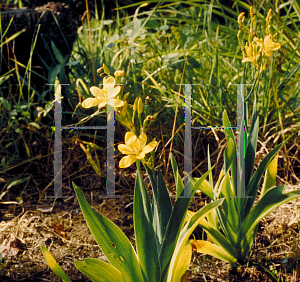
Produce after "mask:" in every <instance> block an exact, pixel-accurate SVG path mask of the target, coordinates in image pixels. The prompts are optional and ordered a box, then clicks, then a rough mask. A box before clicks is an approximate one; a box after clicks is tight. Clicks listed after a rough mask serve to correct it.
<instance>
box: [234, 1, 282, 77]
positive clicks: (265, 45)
mask: <svg viewBox="0 0 300 282" xmlns="http://www.w3.org/2000/svg"><path fill="white" fill-rule="evenodd" d="M250 16H251V23H250V29H248V28H247V27H246V26H245V24H244V21H245V13H244V12H243V13H241V14H240V15H239V16H238V23H239V25H240V27H239V31H238V35H237V36H238V40H239V44H240V46H241V50H242V52H243V57H244V58H243V60H242V62H243V63H246V62H250V63H252V64H253V65H254V66H255V67H257V68H259V70H260V72H262V71H264V70H265V68H266V64H267V62H265V63H263V60H264V58H265V57H271V56H272V52H274V51H276V50H279V49H280V48H281V45H280V43H275V42H274V37H275V36H276V34H274V28H273V24H272V11H271V10H269V12H268V15H267V17H266V19H265V20H266V29H265V34H266V35H265V38H264V39H262V38H259V37H258V35H257V33H256V32H255V26H256V25H255V22H256V14H255V13H253V8H252V7H251V8H250ZM244 32H246V33H248V42H246V44H245V45H244V44H243V37H244Z"/></svg>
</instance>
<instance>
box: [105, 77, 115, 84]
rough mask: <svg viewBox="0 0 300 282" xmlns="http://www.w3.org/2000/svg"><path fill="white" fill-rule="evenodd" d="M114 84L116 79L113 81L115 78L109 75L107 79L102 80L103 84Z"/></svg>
mask: <svg viewBox="0 0 300 282" xmlns="http://www.w3.org/2000/svg"><path fill="white" fill-rule="evenodd" d="M108 83H109V84H113V85H114V84H115V83H116V81H115V78H114V77H113V76H109V77H108V78H107V79H105V80H104V84H108Z"/></svg>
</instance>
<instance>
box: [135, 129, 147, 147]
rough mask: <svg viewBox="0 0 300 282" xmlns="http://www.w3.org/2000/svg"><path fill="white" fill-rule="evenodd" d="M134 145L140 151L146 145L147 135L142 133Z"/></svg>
mask: <svg viewBox="0 0 300 282" xmlns="http://www.w3.org/2000/svg"><path fill="white" fill-rule="evenodd" d="M136 143H137V144H138V146H139V149H140V150H142V149H143V148H144V147H145V145H146V143H147V135H146V134H145V133H144V132H143V133H142V134H141V135H140V136H139V138H138V139H137V140H136Z"/></svg>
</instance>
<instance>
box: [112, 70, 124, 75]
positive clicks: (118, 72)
mask: <svg viewBox="0 0 300 282" xmlns="http://www.w3.org/2000/svg"><path fill="white" fill-rule="evenodd" d="M123 75H125V72H124V71H122V70H118V71H115V73H114V76H123Z"/></svg>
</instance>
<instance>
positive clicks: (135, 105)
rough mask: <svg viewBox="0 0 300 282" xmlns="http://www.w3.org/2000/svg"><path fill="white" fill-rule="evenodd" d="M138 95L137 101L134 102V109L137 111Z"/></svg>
mask: <svg viewBox="0 0 300 282" xmlns="http://www.w3.org/2000/svg"><path fill="white" fill-rule="evenodd" d="M138 99H139V98H138V97H136V99H135V101H134V104H133V110H134V111H136V109H137V103H138Z"/></svg>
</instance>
